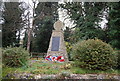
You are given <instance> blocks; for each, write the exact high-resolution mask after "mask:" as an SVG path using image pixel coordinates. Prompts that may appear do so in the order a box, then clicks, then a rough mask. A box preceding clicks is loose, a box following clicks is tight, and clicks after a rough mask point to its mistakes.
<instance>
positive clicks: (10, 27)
mask: <svg viewBox="0 0 120 81" xmlns="http://www.w3.org/2000/svg"><path fill="white" fill-rule="evenodd" d="M4 5H5V8H4V11H3V18H4V23H3V26H2V33H3V36H2V40H3V47H7V46H10V45H12V46H14V45H15V44H18V43H19V41H18V40H17V35H16V33H17V31H19V30H20V29H21V28H22V17H21V15H22V14H23V12H22V10H21V8H20V7H19V5H20V3H19V2H14V3H13V2H5V3H4Z"/></svg>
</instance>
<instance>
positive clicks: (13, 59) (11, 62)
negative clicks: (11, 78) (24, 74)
mask: <svg viewBox="0 0 120 81" xmlns="http://www.w3.org/2000/svg"><path fill="white" fill-rule="evenodd" d="M28 59H29V53H28V51H26V50H25V49H24V48H22V47H13V48H12V47H7V48H5V49H3V56H2V60H3V63H4V65H7V66H10V67H21V66H23V65H26V63H27V61H28Z"/></svg>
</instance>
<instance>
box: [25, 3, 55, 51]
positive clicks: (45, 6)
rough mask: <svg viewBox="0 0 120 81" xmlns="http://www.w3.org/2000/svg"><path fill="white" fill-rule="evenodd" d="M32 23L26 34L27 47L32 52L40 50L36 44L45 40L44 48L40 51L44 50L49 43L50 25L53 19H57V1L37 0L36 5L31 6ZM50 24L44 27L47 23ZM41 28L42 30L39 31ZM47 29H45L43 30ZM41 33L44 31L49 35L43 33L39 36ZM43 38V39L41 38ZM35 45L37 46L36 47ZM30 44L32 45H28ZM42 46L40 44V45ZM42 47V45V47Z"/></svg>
mask: <svg viewBox="0 0 120 81" xmlns="http://www.w3.org/2000/svg"><path fill="white" fill-rule="evenodd" d="M34 5H35V4H34ZM33 8H34V9H33V12H34V13H33V14H34V16H33V25H32V28H31V29H30V30H29V34H28V42H27V43H28V44H27V47H29V48H28V49H30V48H32V50H30V51H33V52H40V49H42V48H40V47H39V46H38V45H39V44H44V42H46V43H45V44H46V45H45V44H44V46H45V49H43V50H41V52H43V51H44V52H46V51H47V50H46V49H47V48H48V45H49V43H48V42H49V40H48V39H50V35H51V32H52V27H53V26H52V25H53V23H54V20H56V19H57V3H51V2H46V3H41V2H39V3H38V5H37V7H35V6H34V7H33ZM48 23H49V25H50V26H51V27H49V25H48V27H46V26H47V25H46V24H48ZM41 30H42V31H41ZM44 30H47V31H49V32H47V31H44ZM38 31H39V35H38ZM41 33H45V34H46V35H48V34H49V36H47V37H45V35H43V36H41ZM40 37H41V38H40ZM42 38H44V41H43V39H42ZM36 45H37V47H36ZM30 46H32V47H30ZM40 46H42V45H40ZM43 48H44V47H43Z"/></svg>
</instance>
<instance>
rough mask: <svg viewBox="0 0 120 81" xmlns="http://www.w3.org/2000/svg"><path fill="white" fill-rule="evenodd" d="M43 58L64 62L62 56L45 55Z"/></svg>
mask: <svg viewBox="0 0 120 81" xmlns="http://www.w3.org/2000/svg"><path fill="white" fill-rule="evenodd" d="M45 60H47V61H57V62H64V61H65V59H64V57H63V56H50V55H49V56H46V57H45Z"/></svg>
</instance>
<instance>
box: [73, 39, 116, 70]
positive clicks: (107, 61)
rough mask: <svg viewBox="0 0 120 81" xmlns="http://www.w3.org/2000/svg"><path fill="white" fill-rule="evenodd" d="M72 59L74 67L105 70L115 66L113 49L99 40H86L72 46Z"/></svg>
mask: <svg viewBox="0 0 120 81" xmlns="http://www.w3.org/2000/svg"><path fill="white" fill-rule="evenodd" d="M72 58H73V59H74V62H75V63H74V64H75V66H78V67H81V68H86V69H93V70H107V69H112V68H113V67H115V66H116V59H117V57H116V54H115V53H114V50H113V48H112V47H111V46H110V45H109V44H107V43H105V42H102V41H101V40H99V39H88V40H84V41H81V42H78V43H77V44H75V45H74V46H73V49H72Z"/></svg>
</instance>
